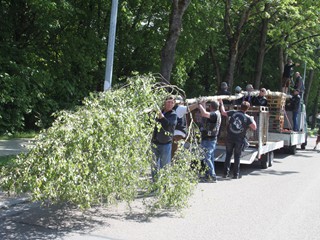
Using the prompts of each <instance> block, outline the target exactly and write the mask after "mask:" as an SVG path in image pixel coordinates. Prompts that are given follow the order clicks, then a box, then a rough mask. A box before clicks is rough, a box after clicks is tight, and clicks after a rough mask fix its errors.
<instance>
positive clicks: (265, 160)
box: [260, 153, 270, 169]
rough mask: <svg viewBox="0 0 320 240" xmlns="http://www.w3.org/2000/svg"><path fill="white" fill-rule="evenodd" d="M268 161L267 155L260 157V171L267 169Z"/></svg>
mask: <svg viewBox="0 0 320 240" xmlns="http://www.w3.org/2000/svg"><path fill="white" fill-rule="evenodd" d="M269 159H270V156H269V153H266V154H263V155H262V156H261V159H260V163H261V168H262V169H267V168H268V167H269Z"/></svg>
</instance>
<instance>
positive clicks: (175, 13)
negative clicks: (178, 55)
mask: <svg viewBox="0 0 320 240" xmlns="http://www.w3.org/2000/svg"><path fill="white" fill-rule="evenodd" d="M190 1H191V0H173V1H172V9H171V15H170V22H169V33H168V36H167V39H166V42H165V45H164V46H163V48H162V50H161V66H160V74H161V76H162V79H163V82H165V83H170V77H171V72H172V68H173V65H174V56H175V51H176V46H177V42H178V39H179V36H180V33H181V27H182V17H183V14H184V12H185V10H186V9H187V8H188V6H189V4H190Z"/></svg>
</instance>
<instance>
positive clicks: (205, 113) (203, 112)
mask: <svg viewBox="0 0 320 240" xmlns="http://www.w3.org/2000/svg"><path fill="white" fill-rule="evenodd" d="M205 105H206V103H205V102H202V103H199V110H200V114H201V117H205V118H210V112H208V111H207V110H206V109H205V107H204V106H205Z"/></svg>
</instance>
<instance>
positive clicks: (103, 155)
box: [0, 76, 199, 210]
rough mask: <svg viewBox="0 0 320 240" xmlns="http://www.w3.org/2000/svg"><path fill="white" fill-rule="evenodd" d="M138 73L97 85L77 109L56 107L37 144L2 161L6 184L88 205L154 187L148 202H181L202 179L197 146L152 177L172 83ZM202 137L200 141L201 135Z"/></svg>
mask: <svg viewBox="0 0 320 240" xmlns="http://www.w3.org/2000/svg"><path fill="white" fill-rule="evenodd" d="M155 82H156V80H155V78H154V77H151V76H138V77H134V78H132V79H130V80H129V82H128V84H127V85H126V86H125V87H121V88H118V89H115V90H112V91H106V92H102V93H92V94H91V96H90V97H88V98H86V99H84V101H83V105H82V106H79V107H78V108H77V109H76V110H75V111H73V112H71V111H62V112H60V113H59V114H57V115H56V120H55V122H54V123H53V125H52V127H50V128H49V129H47V130H45V131H43V132H41V133H40V134H39V135H37V137H36V138H35V144H34V146H32V147H31V149H30V151H29V152H28V153H25V154H20V155H19V156H18V157H17V159H16V160H15V161H10V162H8V164H7V165H6V166H5V167H3V168H2V172H1V175H2V176H1V178H0V186H1V188H2V189H3V190H6V191H8V192H14V193H18V194H19V193H22V192H30V193H31V196H32V199H33V200H34V201H41V202H48V201H49V202H50V203H61V202H67V203H71V204H75V205H77V206H79V207H80V208H89V207H91V206H93V205H110V204H114V203H117V202H119V201H126V202H128V203H130V202H132V201H133V200H135V198H136V197H137V195H138V193H141V192H143V193H144V194H145V196H146V199H150V198H147V196H149V195H150V193H151V192H152V193H153V197H152V200H151V201H150V200H147V201H145V203H146V206H148V208H149V209H150V208H152V209H154V210H156V209H160V208H174V209H181V208H183V207H185V206H186V204H187V200H188V197H189V196H190V195H191V194H192V190H193V188H194V186H195V184H196V182H197V171H196V170H194V169H191V168H190V166H191V162H195V161H197V160H198V159H199V157H198V156H197V154H196V153H194V152H192V148H190V149H184V148H180V149H181V151H180V152H178V153H177V157H176V158H177V160H176V161H175V164H174V165H173V166H172V167H170V168H168V169H163V170H162V171H160V172H159V174H158V178H157V181H155V182H153V181H151V177H150V167H151V164H152V156H153V155H152V152H151V145H150V144H151V134H152V132H153V128H154V126H155V120H154V118H155V114H156V113H155V112H154V111H151V112H148V113H146V111H145V109H150V108H153V107H154V106H155V103H157V104H158V105H159V106H161V104H162V102H163V100H164V98H165V96H166V95H167V94H168V91H167V90H168V86H167V87H166V88H164V87H163V86H162V85H159V84H155ZM193 144H196V143H193Z"/></svg>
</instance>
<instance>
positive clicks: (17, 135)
mask: <svg viewBox="0 0 320 240" xmlns="http://www.w3.org/2000/svg"><path fill="white" fill-rule="evenodd" d="M37 134H38V133H37V132H34V131H32V132H31V131H30V132H16V133H9V134H4V135H0V140H10V139H15V138H34V137H35V136H36V135H37Z"/></svg>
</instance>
